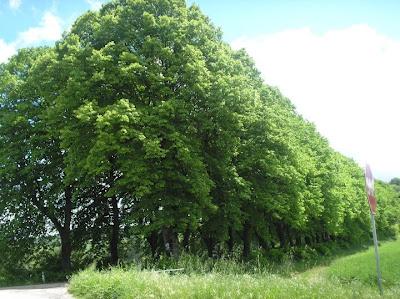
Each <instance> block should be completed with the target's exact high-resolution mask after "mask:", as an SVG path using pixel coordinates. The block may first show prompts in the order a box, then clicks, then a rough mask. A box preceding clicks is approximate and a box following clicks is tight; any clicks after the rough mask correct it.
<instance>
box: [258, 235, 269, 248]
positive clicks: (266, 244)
mask: <svg viewBox="0 0 400 299" xmlns="http://www.w3.org/2000/svg"><path fill="white" fill-rule="evenodd" d="M256 236H257V239H258V243H259V244H260V245H261V247H262V248H263V249H264V250H268V249H270V246H269V244H268V242H267V241H265V239H264V238H263V237H261V236H260V235H259V234H258V233H257V234H256Z"/></svg>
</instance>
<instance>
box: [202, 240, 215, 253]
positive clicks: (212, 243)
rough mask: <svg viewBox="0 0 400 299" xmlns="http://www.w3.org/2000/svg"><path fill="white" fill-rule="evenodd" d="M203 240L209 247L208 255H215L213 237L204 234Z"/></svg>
mask: <svg viewBox="0 0 400 299" xmlns="http://www.w3.org/2000/svg"><path fill="white" fill-rule="evenodd" d="M203 241H204V244H206V247H207V253H208V257H213V251H214V245H215V244H214V240H213V238H212V237H207V236H203Z"/></svg>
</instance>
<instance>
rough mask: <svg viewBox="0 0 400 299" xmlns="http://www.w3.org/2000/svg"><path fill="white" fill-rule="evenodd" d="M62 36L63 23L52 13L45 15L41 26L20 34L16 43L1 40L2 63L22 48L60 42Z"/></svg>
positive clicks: (0, 55) (48, 12)
mask: <svg viewBox="0 0 400 299" xmlns="http://www.w3.org/2000/svg"><path fill="white" fill-rule="evenodd" d="M61 35H62V21H61V19H60V18H59V17H57V16H56V15H54V14H53V13H52V12H50V11H46V12H45V13H44V14H43V17H42V20H41V21H40V24H39V26H36V27H31V28H29V29H28V30H26V31H23V32H21V33H19V34H18V37H17V39H16V40H15V41H13V42H11V43H6V42H5V41H4V40H1V39H0V62H5V61H7V59H8V58H9V57H10V56H12V55H13V54H15V52H16V51H17V49H19V48H22V47H29V46H36V45H38V44H40V43H43V42H52V41H56V40H58V39H59V38H60V37H61Z"/></svg>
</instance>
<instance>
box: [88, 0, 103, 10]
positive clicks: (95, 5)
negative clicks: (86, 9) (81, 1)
mask: <svg viewBox="0 0 400 299" xmlns="http://www.w3.org/2000/svg"><path fill="white" fill-rule="evenodd" d="M85 1H86V3H87V4H89V5H90V9H92V10H99V9H100V8H101V6H102V5H103V2H104V0H85Z"/></svg>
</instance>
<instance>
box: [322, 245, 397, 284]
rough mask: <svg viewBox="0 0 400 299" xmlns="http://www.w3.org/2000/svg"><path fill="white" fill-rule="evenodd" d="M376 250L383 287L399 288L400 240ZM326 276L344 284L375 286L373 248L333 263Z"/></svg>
mask: <svg viewBox="0 0 400 299" xmlns="http://www.w3.org/2000/svg"><path fill="white" fill-rule="evenodd" d="M378 250H379V256H380V264H381V273H382V282H383V286H384V287H393V286H397V287H400V240H397V241H394V242H386V243H383V244H382V246H379V249H378ZM328 274H329V276H330V277H335V278H338V279H339V280H340V281H342V282H344V283H346V282H350V281H360V282H362V283H363V284H366V285H376V282H377V279H376V277H377V276H376V264H375V252H374V248H373V247H370V248H369V249H368V250H367V251H364V252H361V253H357V254H354V255H350V256H347V257H344V258H341V259H338V260H336V261H334V262H333V263H332V264H331V266H330V267H329V269H328Z"/></svg>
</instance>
